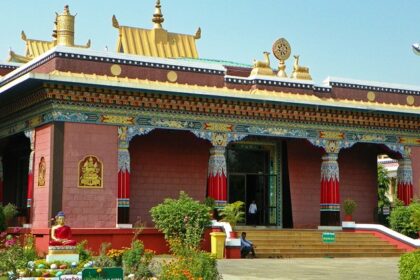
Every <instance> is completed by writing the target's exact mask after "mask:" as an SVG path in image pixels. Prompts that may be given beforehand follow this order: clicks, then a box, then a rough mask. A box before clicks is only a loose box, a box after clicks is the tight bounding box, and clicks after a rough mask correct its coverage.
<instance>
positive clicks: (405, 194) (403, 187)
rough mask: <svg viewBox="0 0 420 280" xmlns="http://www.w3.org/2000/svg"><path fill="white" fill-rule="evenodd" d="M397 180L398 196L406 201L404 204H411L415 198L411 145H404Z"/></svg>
mask: <svg viewBox="0 0 420 280" xmlns="http://www.w3.org/2000/svg"><path fill="white" fill-rule="evenodd" d="M397 181H398V187H397V188H398V190H397V197H398V199H399V200H401V201H402V202H404V205H409V204H410V203H411V201H412V200H413V168H412V165H411V149H410V147H407V146H406V147H404V151H403V152H402V159H400V160H398V170H397Z"/></svg>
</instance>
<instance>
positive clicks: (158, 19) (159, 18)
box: [152, 0, 165, 28]
mask: <svg viewBox="0 0 420 280" xmlns="http://www.w3.org/2000/svg"><path fill="white" fill-rule="evenodd" d="M160 7H161V6H160V0H156V5H155V13H154V14H153V19H152V21H153V22H154V26H153V28H162V22H164V21H165V19H164V18H163V15H162V11H161V10H160Z"/></svg>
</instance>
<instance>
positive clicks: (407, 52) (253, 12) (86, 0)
mask: <svg viewBox="0 0 420 280" xmlns="http://www.w3.org/2000/svg"><path fill="white" fill-rule="evenodd" d="M161 2H162V10H163V14H164V17H165V22H164V24H163V26H164V28H165V29H167V30H168V31H171V32H178V33H187V34H194V32H195V31H196V29H197V27H201V29H202V38H201V39H200V40H199V41H198V42H197V46H198V50H199V55H200V57H202V58H212V59H222V60H229V61H235V62H241V63H248V64H249V63H251V62H252V61H253V59H254V58H257V59H262V52H263V51H271V46H272V44H273V42H274V41H275V40H276V39H277V38H280V37H285V38H286V39H287V40H288V41H289V43H290V45H291V47H292V53H293V54H300V56H301V57H300V63H301V65H303V66H308V67H309V68H310V70H311V74H312V77H313V78H314V80H315V82H317V83H321V82H322V81H323V80H324V79H325V78H326V77H327V76H337V77H344V78H352V79H362V80H374V81H382V82H389V83H400V84H413V85H420V56H416V55H414V53H413V51H412V50H411V45H412V44H413V43H416V42H420V1H418V0H399V1H396V0H393V1H391V0H382V1H381V0H353V1H345V0H317V1H315V0H313V1H311V0H306V1H304V0H287V1H283V0H161ZM65 4H69V5H70V10H71V12H72V13H73V14H74V13H77V14H78V15H77V17H76V43H77V44H85V43H86V41H87V40H88V39H89V38H90V39H91V40H92V48H93V49H96V50H104V49H105V46H108V49H109V50H110V51H111V50H112V51H114V50H115V45H116V41H117V30H116V29H114V28H113V27H112V25H111V17H112V15H113V14H115V15H116V16H117V18H118V20H119V22H120V24H122V25H130V26H137V27H143V28H151V26H152V23H151V17H152V13H153V11H154V4H155V0H136V1H135V0H120V1H108V0H67V1H63V0H36V1H33V0H32V1H30V0H1V5H0V11H1V12H2V13H1V14H2V16H1V17H0V26H1V29H0V60H5V59H6V58H7V54H8V50H9V47H11V48H12V49H13V50H14V51H15V52H17V53H23V52H24V42H23V41H22V40H21V39H20V32H21V30H24V31H25V32H26V35H27V37H28V38H35V39H43V40H50V39H51V33H52V28H53V21H54V15H55V12H61V11H62V10H63V7H64V5H65ZM292 63H293V61H292V59H289V60H288V61H287V62H286V64H287V69H286V71H287V72H288V73H290V72H291V67H292ZM272 66H273V67H276V66H277V61H276V60H275V59H274V57H272Z"/></svg>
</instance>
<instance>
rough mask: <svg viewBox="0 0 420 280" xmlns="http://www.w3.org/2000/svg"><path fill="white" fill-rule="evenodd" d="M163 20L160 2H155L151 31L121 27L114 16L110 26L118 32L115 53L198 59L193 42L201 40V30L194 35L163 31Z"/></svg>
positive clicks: (158, 0)
mask: <svg viewBox="0 0 420 280" xmlns="http://www.w3.org/2000/svg"><path fill="white" fill-rule="evenodd" d="M164 20H165V19H164V17H163V14H162V11H161V5H160V0H157V1H156V5H155V12H154V14H153V19H152V22H153V28H152V29H144V28H138V27H130V26H122V25H120V24H119V22H118V20H117V18H116V16H115V15H114V16H113V17H112V26H113V27H115V28H117V29H118V32H119V34H118V42H117V52H120V53H125V54H134V55H142V56H152V57H162V58H180V57H184V58H198V51H197V46H196V44H195V41H196V40H198V39H200V38H201V28H198V29H197V31H196V33H195V34H194V35H187V34H180V33H172V32H168V31H167V30H165V29H163V27H162V23H163V22H164Z"/></svg>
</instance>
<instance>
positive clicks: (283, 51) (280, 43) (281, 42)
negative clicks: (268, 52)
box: [273, 38, 292, 78]
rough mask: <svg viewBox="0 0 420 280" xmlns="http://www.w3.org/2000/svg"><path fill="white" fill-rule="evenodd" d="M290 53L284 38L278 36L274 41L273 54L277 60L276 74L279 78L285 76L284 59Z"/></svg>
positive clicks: (290, 49) (290, 50)
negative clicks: (277, 69) (277, 68)
mask: <svg viewBox="0 0 420 280" xmlns="http://www.w3.org/2000/svg"><path fill="white" fill-rule="evenodd" d="M291 53H292V48H291V47H290V44H289V42H288V41H287V40H286V39H284V38H280V39H278V40H277V41H275V42H274V44H273V54H274V56H275V57H276V58H277V59H278V60H279V71H278V72H277V76H278V77H280V78H287V74H286V71H285V70H286V64H285V61H286V60H287V59H288V58H289V57H290V54H291Z"/></svg>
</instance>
